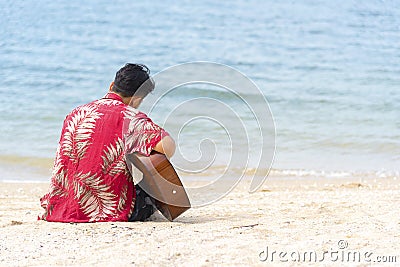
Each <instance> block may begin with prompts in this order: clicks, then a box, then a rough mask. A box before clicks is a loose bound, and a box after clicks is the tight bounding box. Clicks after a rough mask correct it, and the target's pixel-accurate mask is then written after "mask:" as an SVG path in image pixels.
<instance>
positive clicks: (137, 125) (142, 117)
mask: <svg viewBox="0 0 400 267" xmlns="http://www.w3.org/2000/svg"><path fill="white" fill-rule="evenodd" d="M128 123H129V129H128V131H127V132H126V133H125V136H124V138H125V150H126V153H134V152H138V153H140V154H142V155H145V156H149V155H150V153H151V151H152V150H153V149H154V147H155V146H156V145H157V143H158V142H160V141H161V139H162V138H163V137H165V136H168V135H169V134H168V133H167V132H166V131H165V130H164V129H163V128H161V127H160V126H158V125H157V124H155V123H154V122H153V121H152V120H151V119H150V118H149V117H147V115H146V114H144V113H142V112H137V113H136V115H135V116H133V117H130V121H129V122H128Z"/></svg>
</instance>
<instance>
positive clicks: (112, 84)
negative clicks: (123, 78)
mask: <svg viewBox="0 0 400 267" xmlns="http://www.w3.org/2000/svg"><path fill="white" fill-rule="evenodd" d="M113 86H114V82H111V84H110V89H109V90H108V91H110V92H111V91H112V89H113Z"/></svg>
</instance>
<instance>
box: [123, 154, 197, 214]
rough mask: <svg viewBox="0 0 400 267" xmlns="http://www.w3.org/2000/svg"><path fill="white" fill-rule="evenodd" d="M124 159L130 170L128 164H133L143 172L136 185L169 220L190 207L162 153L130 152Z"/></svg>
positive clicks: (176, 176)
mask: <svg viewBox="0 0 400 267" xmlns="http://www.w3.org/2000/svg"><path fill="white" fill-rule="evenodd" d="M126 161H127V164H128V166H129V168H130V169H131V172H132V168H131V166H130V165H131V164H133V165H134V166H135V167H136V168H137V169H139V170H140V171H141V172H142V173H143V179H142V180H141V181H140V182H139V183H138V185H139V186H140V187H141V188H142V189H143V190H144V191H146V193H147V194H149V195H150V196H151V197H153V198H154V200H155V204H156V207H157V209H158V210H159V211H160V212H161V213H162V214H163V215H164V216H165V218H167V219H168V220H169V221H173V220H174V219H176V218H177V217H178V216H179V215H181V214H182V213H183V212H185V211H186V210H188V209H189V208H190V201H189V198H188V196H187V194H186V191H185V188H184V187H183V185H182V182H181V180H180V179H179V176H178V174H177V173H176V171H175V169H174V167H173V166H172V165H171V163H170V162H169V160H168V159H167V157H166V156H165V155H164V154H161V153H158V152H156V151H152V152H151V154H150V156H148V157H147V156H143V155H141V154H139V153H132V154H127V155H126ZM132 173H133V172H132Z"/></svg>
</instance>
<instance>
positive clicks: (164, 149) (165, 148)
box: [153, 135, 176, 158]
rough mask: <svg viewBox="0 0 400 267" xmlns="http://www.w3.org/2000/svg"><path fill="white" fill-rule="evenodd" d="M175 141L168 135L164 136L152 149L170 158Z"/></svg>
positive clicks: (173, 151) (173, 150)
mask: <svg viewBox="0 0 400 267" xmlns="http://www.w3.org/2000/svg"><path fill="white" fill-rule="evenodd" d="M175 147H176V146H175V141H174V139H172V138H171V137H170V136H169V135H167V136H164V137H163V138H162V139H161V140H160V142H158V143H157V145H156V146H155V147H154V148H153V150H155V151H157V152H160V153H162V154H165V156H167V158H171V157H172V156H173V155H174V153H175Z"/></svg>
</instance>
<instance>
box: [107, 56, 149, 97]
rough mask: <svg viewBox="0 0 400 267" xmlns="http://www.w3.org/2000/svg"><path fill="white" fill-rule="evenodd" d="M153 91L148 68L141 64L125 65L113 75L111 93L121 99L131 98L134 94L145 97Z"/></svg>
mask: <svg viewBox="0 0 400 267" xmlns="http://www.w3.org/2000/svg"><path fill="white" fill-rule="evenodd" d="M139 88H140V90H139V91H138V89H139ZM153 89H154V81H153V79H152V78H151V77H150V70H149V68H147V67H146V66H145V65H142V64H132V63H127V64H125V66H123V67H122V68H121V69H120V70H119V71H117V74H115V79H114V85H113V88H112V91H114V92H116V93H118V94H120V95H121V96H123V97H131V96H133V95H134V94H135V93H136V95H137V96H140V97H145V96H146V95H147V94H148V93H150V92H151V91H153Z"/></svg>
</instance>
